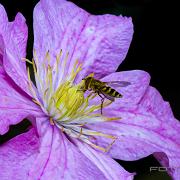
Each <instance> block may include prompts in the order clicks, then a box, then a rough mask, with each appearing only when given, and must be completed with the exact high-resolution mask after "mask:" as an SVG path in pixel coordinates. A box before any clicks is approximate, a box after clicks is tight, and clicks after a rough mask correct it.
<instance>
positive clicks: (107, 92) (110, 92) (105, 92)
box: [81, 74, 131, 114]
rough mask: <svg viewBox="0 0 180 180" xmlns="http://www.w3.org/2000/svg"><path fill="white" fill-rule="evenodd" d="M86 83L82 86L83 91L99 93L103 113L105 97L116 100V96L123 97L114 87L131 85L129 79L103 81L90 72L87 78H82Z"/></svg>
mask: <svg viewBox="0 0 180 180" xmlns="http://www.w3.org/2000/svg"><path fill="white" fill-rule="evenodd" d="M82 80H83V81H84V85H83V86H82V87H81V90H82V91H84V92H85V91H93V92H94V93H97V94H98V95H99V96H100V98H101V114H102V108H103V102H104V99H105V98H107V99H109V100H110V101H114V100H115V98H121V97H122V95H121V94H120V93H119V92H117V91H116V90H115V89H113V88H112V87H126V86H128V85H130V84H131V83H130V82H127V81H111V82H102V81H99V80H97V79H95V78H94V77H93V74H90V75H89V76H87V77H86V78H83V79H82Z"/></svg>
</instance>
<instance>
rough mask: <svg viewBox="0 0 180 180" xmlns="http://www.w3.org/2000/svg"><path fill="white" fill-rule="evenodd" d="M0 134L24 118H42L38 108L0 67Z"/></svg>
mask: <svg viewBox="0 0 180 180" xmlns="http://www.w3.org/2000/svg"><path fill="white" fill-rule="evenodd" d="M0 91H1V93H0V134H4V133H6V132H7V131H8V129H9V126H10V125H13V124H17V123H19V122H20V121H22V120H23V119H24V118H27V117H29V118H32V117H36V116H43V113H42V111H41V109H40V107H39V106H37V105H36V104H35V103H33V102H32V100H31V98H30V97H29V96H28V95H27V94H26V93H25V92H23V91H22V90H21V89H20V88H19V87H18V86H17V85H16V84H15V83H14V81H13V80H12V79H11V78H10V77H9V76H8V75H7V74H6V72H5V71H4V69H3V68H2V66H0Z"/></svg>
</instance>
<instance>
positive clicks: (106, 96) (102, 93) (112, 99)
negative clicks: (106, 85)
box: [100, 91, 115, 101]
mask: <svg viewBox="0 0 180 180" xmlns="http://www.w3.org/2000/svg"><path fill="white" fill-rule="evenodd" d="M100 94H101V95H103V96H104V97H105V98H107V99H109V100H110V101H114V99H115V98H114V97H112V96H110V95H108V94H106V93H104V92H102V91H100ZM100 97H101V96H100Z"/></svg>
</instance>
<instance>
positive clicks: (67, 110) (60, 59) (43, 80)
mask: <svg viewBox="0 0 180 180" xmlns="http://www.w3.org/2000/svg"><path fill="white" fill-rule="evenodd" d="M23 60H24V61H26V62H27V63H30V64H31V65H32V67H33V71H34V76H35V85H34V83H33V82H32V81H31V77H30V70H29V68H28V69H27V73H28V79H29V82H28V84H29V89H30V91H31V94H32V96H33V102H34V103H36V104H37V105H39V106H40V107H41V108H42V111H44V113H45V114H46V115H47V116H49V123H50V124H51V125H52V126H56V127H57V128H58V129H60V131H62V132H63V133H65V134H66V135H68V136H69V137H70V138H77V139H79V140H81V141H83V142H84V143H87V144H89V145H90V146H92V147H93V148H96V149H99V150H102V151H104V152H107V151H108V150H109V149H110V147H111V146H112V145H113V143H114V142H115V140H116V139H117V138H116V137H114V136H112V135H109V134H104V133H102V132H97V131H95V130H93V129H89V128H88V124H93V123H97V122H102V123H103V122H104V121H112V120H116V119H120V118H117V117H115V118H113V117H105V116H103V115H102V114H101V113H100V109H101V102H99V103H98V104H93V103H90V102H91V101H92V100H93V99H94V98H96V94H95V93H87V92H84V91H82V86H84V84H83V81H80V82H78V83H76V81H75V79H76V77H77V75H78V73H79V72H80V71H81V70H82V64H80V63H79V61H78V60H76V61H74V64H73V65H71V67H69V66H70V63H71V61H70V57H69V53H68V52H65V53H63V51H62V50H60V51H59V53H58V54H57V55H56V56H54V55H52V54H51V53H50V52H49V51H47V52H46V53H45V56H44V57H43V58H42V57H38V55H37V53H36V51H35V50H34V59H32V61H30V60H28V59H25V58H23ZM83 78H84V77H82V79H83ZM110 103H111V102H109V100H107V101H105V102H104V106H103V107H105V106H108V105H109V104H110ZM98 136H100V137H103V138H109V139H111V140H112V142H111V143H110V144H109V145H108V147H100V146H98V145H96V144H95V143H94V140H92V139H96V137H98Z"/></svg>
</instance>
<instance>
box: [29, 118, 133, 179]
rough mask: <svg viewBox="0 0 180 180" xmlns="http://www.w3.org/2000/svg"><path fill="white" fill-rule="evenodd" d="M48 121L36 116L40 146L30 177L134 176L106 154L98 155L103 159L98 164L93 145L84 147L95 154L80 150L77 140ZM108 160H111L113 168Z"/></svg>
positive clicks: (114, 177)
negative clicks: (68, 137) (75, 141)
mask: <svg viewBox="0 0 180 180" xmlns="http://www.w3.org/2000/svg"><path fill="white" fill-rule="evenodd" d="M48 121H49V120H48V119H37V127H38V129H39V130H40V131H39V135H40V138H41V146H40V150H39V154H38V156H37V158H36V160H35V162H34V163H33V164H32V168H31V170H30V172H29V177H30V179H40V178H42V179H51V177H53V179H62V180H63V179H78V180H84V179H89V180H90V179H96V178H99V179H117V177H118V178H120V179H121V177H126V179H132V176H133V175H131V174H130V173H128V172H126V171H125V170H124V169H123V168H121V167H120V166H119V165H118V164H117V163H116V162H115V161H113V160H112V159H110V158H108V157H106V156H103V155H101V154H99V155H100V156H99V158H101V160H100V161H101V162H100V163H97V162H96V160H95V159H96V158H97V156H98V154H96V152H95V151H94V150H91V148H90V147H86V146H84V148H87V152H88V151H89V153H93V154H91V157H88V156H89V155H87V154H84V153H82V152H81V150H80V151H79V150H78V148H77V147H76V146H75V144H74V143H72V142H71V141H69V140H68V139H67V138H66V136H65V135H64V134H63V133H62V132H61V131H60V130H59V129H57V128H56V127H55V126H51V125H50V124H49V122H48ZM80 144H81V143H80ZM90 151H91V152H90ZM108 163H111V167H110V166H109V164H108ZM106 171H107V172H106ZM122 179H123V178H122Z"/></svg>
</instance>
